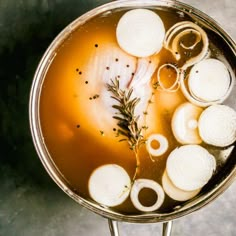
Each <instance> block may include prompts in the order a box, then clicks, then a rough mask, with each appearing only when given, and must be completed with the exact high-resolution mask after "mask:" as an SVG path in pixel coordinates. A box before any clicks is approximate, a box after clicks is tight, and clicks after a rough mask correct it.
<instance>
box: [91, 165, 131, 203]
mask: <svg viewBox="0 0 236 236" xmlns="http://www.w3.org/2000/svg"><path fill="white" fill-rule="evenodd" d="M130 185H131V180H130V177H129V175H128V174H127V172H126V171H125V170H124V169H123V168H122V167H121V166H118V165H115V164H107V165H103V166H100V167H98V168H97V169H95V170H94V171H93V173H92V174H91V176H90V178H89V183H88V188H89V193H90V196H91V198H93V199H94V200H95V201H96V202H98V203H100V204H102V205H105V206H109V207H112V206H117V205H120V204H121V203H123V202H124V201H125V200H126V199H127V197H128V196H129V192H130Z"/></svg>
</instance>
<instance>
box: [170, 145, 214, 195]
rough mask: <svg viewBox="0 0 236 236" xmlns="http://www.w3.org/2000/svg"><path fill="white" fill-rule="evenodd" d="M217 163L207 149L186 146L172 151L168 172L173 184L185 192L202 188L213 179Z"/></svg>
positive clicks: (197, 146)
mask: <svg viewBox="0 0 236 236" xmlns="http://www.w3.org/2000/svg"><path fill="white" fill-rule="evenodd" d="M215 168H216V161H215V158H214V156H212V155H211V154H210V153H209V152H208V151H207V150H206V149H205V148H203V147H201V146H199V145H185V146H181V147H180V148H176V149H175V150H174V151H172V152H171V153H170V155H169V157H168V159H167V163H166V171H167V174H168V176H169V178H170V179H171V181H172V183H173V184H174V185H175V186H176V187H177V188H180V189H182V190H185V191H194V190H197V189H199V188H202V187H203V186H204V185H205V184H206V183H207V182H208V181H209V180H210V178H211V177H212V175H213V172H214V170H215Z"/></svg>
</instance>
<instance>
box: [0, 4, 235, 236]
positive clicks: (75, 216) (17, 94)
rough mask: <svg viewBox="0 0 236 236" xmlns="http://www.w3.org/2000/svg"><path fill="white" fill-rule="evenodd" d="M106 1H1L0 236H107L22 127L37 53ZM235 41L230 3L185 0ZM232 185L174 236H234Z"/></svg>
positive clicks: (152, 228)
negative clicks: (49, 170) (52, 173)
mask: <svg viewBox="0 0 236 236" xmlns="http://www.w3.org/2000/svg"><path fill="white" fill-rule="evenodd" d="M103 2H107V1H91V0H88V1H86V0H84V1H82V0H77V1H73V0H70V1H63V0H55V1H49V0H48V1H47V0H41V1H37V0H20V1H16V0H15V1H14V0H9V1H8V0H0V61H1V63H0V96H1V99H0V109H1V116H0V117H2V118H0V120H1V123H0V124H1V126H0V129H1V130H0V138H1V139H0V141H1V142H0V143H1V144H0V147H1V154H0V236H106V235H107V236H108V235H109V229H108V226H107V220H106V219H104V218H102V217H100V216H98V215H95V214H94V213H92V212H90V211H88V210H87V209H85V208H83V207H81V206H79V205H78V204H77V203H75V202H74V201H72V200H71V199H70V198H69V197H68V196H66V195H65V194H64V193H63V192H62V191H61V190H60V189H59V188H58V187H57V186H56V185H55V184H54V183H53V182H52V180H51V179H50V178H49V177H48V175H47V174H46V171H45V170H44V169H43V167H42V165H41V163H40V161H39V160H38V158H37V155H36V154H35V151H34V148H33V145H32V142H31V137H30V133H29V128H28V113H27V112H28V111H27V105H28V93H29V89H30V84H31V79H32V76H33V73H34V71H35V68H36V66H37V63H38V61H39V59H40V57H41V56H42V54H43V52H44V50H45V49H46V47H47V46H48V44H49V43H50V41H51V40H52V39H53V38H54V37H55V36H56V34H57V33H58V32H59V31H60V30H61V29H62V28H63V27H65V25H67V24H68V23H69V22H70V21H71V20H73V19H74V18H75V17H76V16H77V15H79V14H81V13H83V12H85V11H86V10H88V9H90V8H92V7H93V6H96V5H100V4H101V3H103ZM183 2H185V3H188V4H190V5H192V6H195V7H196V8H199V9H200V10H202V11H203V12H205V13H207V14H209V15H210V16H211V17H213V18H214V19H215V20H216V21H218V22H219V23H220V25H221V26H222V27H223V28H224V29H225V30H226V31H227V32H228V33H229V34H230V35H231V36H232V38H233V39H234V40H236V1H235V0H206V1H197V0H184V1H183ZM235 206H236V183H234V184H232V185H231V187H230V188H229V189H228V190H227V191H226V192H225V193H224V194H223V195H221V196H220V197H218V198H217V199H216V200H215V201H214V202H212V203H211V204H210V205H208V206H206V207H205V208H203V209H201V210H199V211H197V212H195V213H193V214H191V215H189V216H186V217H183V218H181V219H178V220H176V221H175V222H174V227H173V235H174V236H189V235H194V236H202V235H207V236H235V235H236V210H235V208H236V207H235ZM119 225H120V233H121V236H134V235H135V236H151V235H161V227H162V226H161V224H146V225H143V224H129V223H120V224H119Z"/></svg>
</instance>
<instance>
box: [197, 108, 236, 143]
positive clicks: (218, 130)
mask: <svg viewBox="0 0 236 236" xmlns="http://www.w3.org/2000/svg"><path fill="white" fill-rule="evenodd" d="M199 133H200V136H201V138H202V139H203V140H204V142H206V143H208V144H211V145H214V146H218V147H225V146H228V145H230V144H232V143H233V142H234V141H235V140H236V112H235V111H234V110H233V109H232V108H230V107H228V106H226V105H212V106H210V107H208V108H207V109H206V110H204V111H203V113H202V114H201V116H200V119H199Z"/></svg>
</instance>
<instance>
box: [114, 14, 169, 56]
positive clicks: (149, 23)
mask: <svg viewBox="0 0 236 236" xmlns="http://www.w3.org/2000/svg"><path fill="white" fill-rule="evenodd" d="M116 37H117V41H118V44H119V45H120V47H121V48H122V49H123V50H124V51H125V52H127V53H129V54H131V55H133V56H136V57H148V56H151V55H153V54H154V53H158V52H159V51H160V50H161V48H162V44H163V41H164V37H165V28H164V24H163V22H162V20H161V18H160V17H159V16H158V15H157V14H156V13H155V12H153V11H151V10H147V9H135V10H131V11H128V12H126V13H125V14H124V15H123V16H122V17H121V19H120V20H119V22H118V25H117V29H116Z"/></svg>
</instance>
